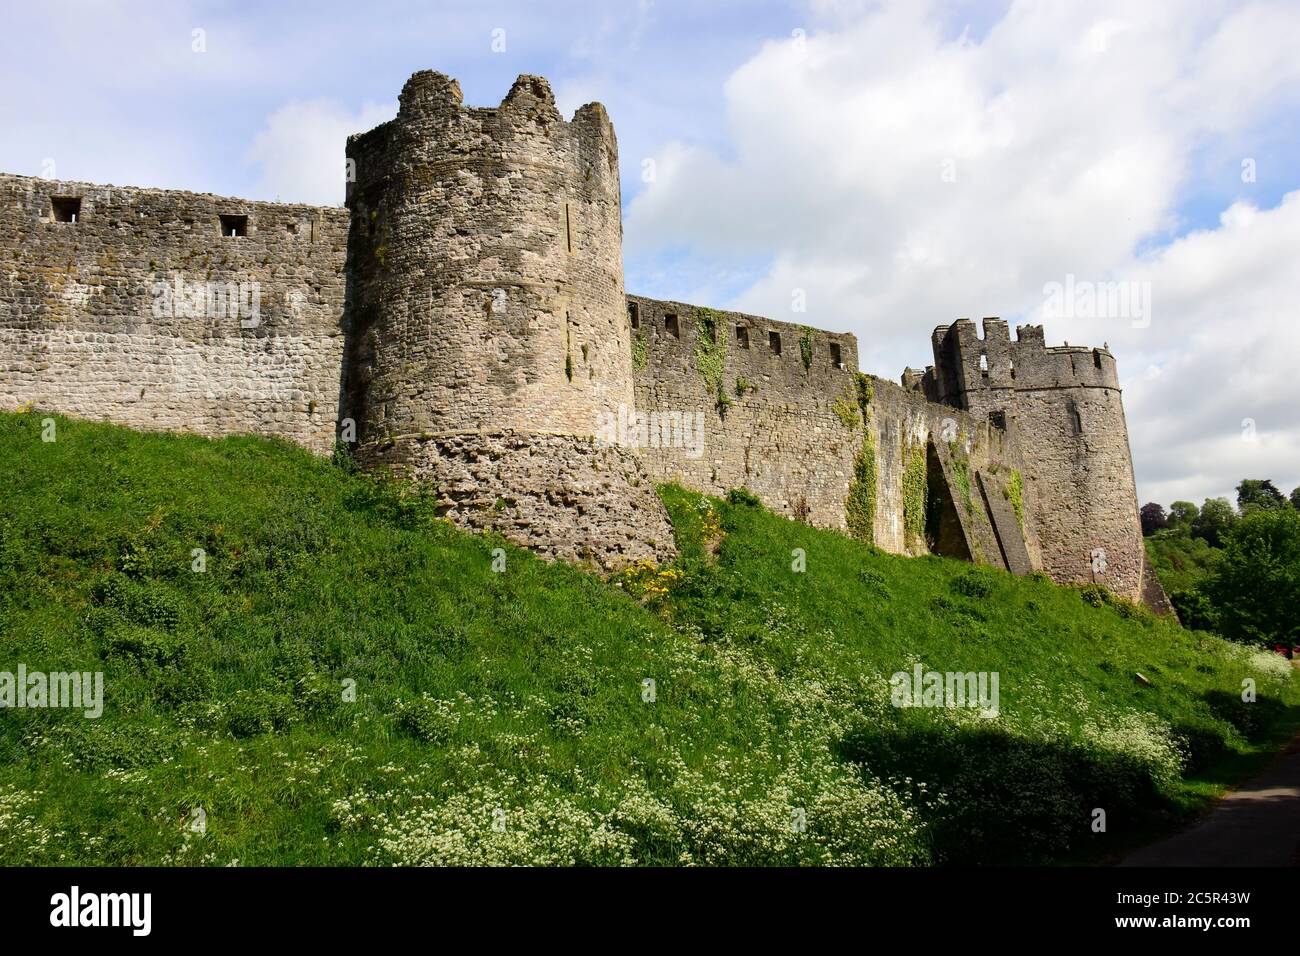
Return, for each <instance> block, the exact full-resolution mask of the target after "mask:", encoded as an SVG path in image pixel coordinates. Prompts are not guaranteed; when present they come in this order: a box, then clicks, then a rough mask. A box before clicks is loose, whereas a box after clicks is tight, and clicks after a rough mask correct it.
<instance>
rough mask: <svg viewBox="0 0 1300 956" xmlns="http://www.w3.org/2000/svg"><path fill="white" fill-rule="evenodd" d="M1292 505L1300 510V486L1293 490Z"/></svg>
mask: <svg viewBox="0 0 1300 956" xmlns="http://www.w3.org/2000/svg"><path fill="white" fill-rule="evenodd" d="M1291 507H1292V508H1294V509H1295V510H1296V511H1300V488H1297V489H1296V490H1295V491H1293V492H1291Z"/></svg>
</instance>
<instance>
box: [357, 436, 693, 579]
mask: <svg viewBox="0 0 1300 956" xmlns="http://www.w3.org/2000/svg"><path fill="white" fill-rule="evenodd" d="M357 460H358V463H359V464H360V465H361V466H362V467H365V468H385V467H386V468H389V469H391V470H392V471H393V473H394V474H396V475H399V476H401V477H405V478H411V479H414V480H416V481H420V482H425V483H428V484H429V485H431V486H433V487H434V488H436V489H437V494H438V510H439V512H440V513H441V514H442V515H443V516H445V517H447V518H450V519H451V521H453V522H454V523H455V524H457V525H459V526H460V527H463V528H466V529H469V530H473V531H496V532H498V533H500V534H501V535H503V536H504V537H505V538H506V539H507V540H509V541H511V542H513V543H514V544H518V545H520V546H522V547H526V548H529V549H531V550H533V551H535V552H537V553H538V554H540V555H541V556H542V557H544V558H548V559H556V558H560V559H563V560H566V561H573V562H577V563H590V564H595V565H597V566H599V567H600V568H602V569H604V570H607V571H608V570H614V569H617V568H619V567H622V566H624V565H626V564H629V563H631V562H633V561H639V560H642V559H649V560H652V561H655V562H657V563H663V562H666V561H670V560H672V559H673V558H674V557H676V554H677V551H676V547H675V545H674V543H673V530H672V526H671V525H670V524H669V522H668V515H667V513H666V512H665V510H664V507H663V503H662V502H660V501H659V498H658V496H657V495H656V494H655V488H654V482H653V481H651V479H650V477H649V476H648V475H647V474H646V472H645V469H644V468H643V467H642V465H641V461H640V459H639V458H637V457H636V455H635V454H633V453H632V452H631V451H629V450H628V449H625V448H619V447H617V446H612V445H607V444H603V443H599V442H597V441H595V440H594V439H591V438H581V437H577V436H574V435H559V434H546V433H537V432H524V431H516V430H513V429H506V430H502V431H492V432H488V431H482V432H452V433H447V434H441V435H423V436H420V437H418V438H400V439H397V440H395V441H394V442H391V443H387V442H381V443H379V444H376V445H371V446H366V447H362V448H360V449H358V451H357Z"/></svg>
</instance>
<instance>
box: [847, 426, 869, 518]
mask: <svg viewBox="0 0 1300 956" xmlns="http://www.w3.org/2000/svg"><path fill="white" fill-rule="evenodd" d="M844 522H845V524H847V525H848V527H849V534H851V535H853V537H855V538H857V539H858V540H859V541H867V542H872V541H874V540H875V538H876V446H875V445H873V444H872V442H871V432H870V431H869V430H868V429H866V428H863V429H862V447H861V448H860V449H859V450H858V454H857V457H856V458H854V459H853V483H852V484H850V485H849V493H848V496H847V497H846V498H845V499H844Z"/></svg>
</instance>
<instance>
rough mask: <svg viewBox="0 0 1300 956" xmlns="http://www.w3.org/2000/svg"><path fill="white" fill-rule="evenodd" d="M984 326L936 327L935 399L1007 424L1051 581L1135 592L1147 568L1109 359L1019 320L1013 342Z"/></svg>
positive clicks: (994, 326) (997, 322)
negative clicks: (1053, 340) (1050, 342)
mask: <svg viewBox="0 0 1300 956" xmlns="http://www.w3.org/2000/svg"><path fill="white" fill-rule="evenodd" d="M983 325H984V335H983V336H982V337H981V336H980V334H979V330H978V329H977V328H976V326H975V323H973V322H971V321H970V320H969V319H960V320H958V321H957V322H955V323H954V324H953V325H952V326H943V327H940V328H939V329H936V330H935V337H934V351H935V374H934V376H933V383H932V386H931V387H932V389H933V391H934V392H935V398H936V400H939V401H944V402H948V403H950V404H954V405H956V406H957V407H959V408H965V409H967V410H969V411H970V412H971V414H973V415H975V416H976V417H978V418H980V419H984V418H985V417H986V416H990V417H992V416H997V417H999V419H1003V420H1005V421H1007V422H1009V423H1010V424H1011V425H1013V426H1014V429H1015V432H1016V435H1017V438H1018V440H1019V442H1020V443H1021V446H1022V447H1021V451H1022V455H1023V458H1024V467H1025V474H1024V477H1025V479H1026V482H1027V485H1026V489H1025V501H1026V510H1027V515H1026V517H1027V520H1028V521H1029V523H1030V524H1031V526H1032V528H1033V531H1034V532H1035V535H1036V538H1037V543H1038V545H1039V549H1040V551H1041V557H1042V567H1043V570H1045V571H1046V572H1047V573H1048V574H1050V575H1051V576H1052V578H1053V579H1055V580H1057V581H1061V582H1083V581H1095V582H1097V583H1099V584H1104V585H1106V586H1107V587H1108V588H1110V589H1111V590H1112V591H1114V592H1115V593H1116V594H1119V595H1122V596H1124V597H1127V598H1130V599H1131V600H1139V599H1142V598H1143V592H1144V584H1146V583H1148V582H1147V581H1146V578H1148V577H1149V578H1151V579H1154V574H1153V573H1152V572H1151V571H1150V570H1149V569H1148V566H1147V563H1146V551H1145V548H1144V545H1143V543H1142V529H1141V526H1140V524H1139V522H1138V504H1137V487H1136V483H1135V482H1134V478H1133V458H1132V455H1131V453H1130V450H1129V442H1128V427H1127V424H1126V422H1125V418H1124V405H1123V402H1122V400H1121V397H1120V386H1119V375H1118V373H1117V371H1116V367H1115V358H1114V356H1113V355H1111V353H1110V352H1109V351H1108V350H1107V349H1104V348H1103V349H1095V348H1083V347H1078V346H1056V347H1048V346H1046V345H1045V343H1044V340H1043V329H1042V326H1021V327H1019V328H1018V329H1017V330H1016V338H1015V339H1014V340H1012V339H1011V338H1010V337H1009V334H1008V330H1007V325H1006V323H1005V322H1004V321H1002V320H1001V319H993V318H987V319H985V320H984V323H983ZM1155 586H1156V587H1157V588H1158V584H1156V585H1155Z"/></svg>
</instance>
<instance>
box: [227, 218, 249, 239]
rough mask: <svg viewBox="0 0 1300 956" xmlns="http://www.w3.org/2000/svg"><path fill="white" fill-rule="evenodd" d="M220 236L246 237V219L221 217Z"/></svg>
mask: <svg viewBox="0 0 1300 956" xmlns="http://www.w3.org/2000/svg"><path fill="white" fill-rule="evenodd" d="M221 234H222V235H223V236H232V237H236V238H238V237H240V236H247V235H248V217H247V216H222V217H221Z"/></svg>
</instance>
